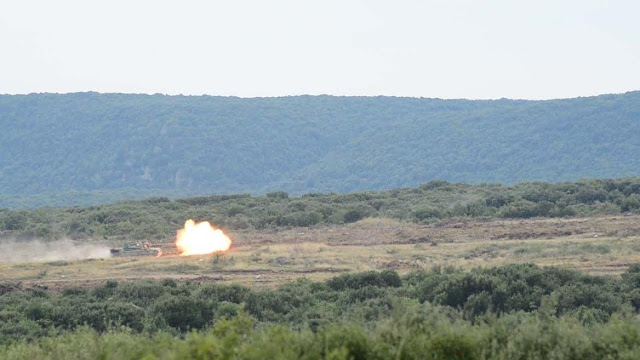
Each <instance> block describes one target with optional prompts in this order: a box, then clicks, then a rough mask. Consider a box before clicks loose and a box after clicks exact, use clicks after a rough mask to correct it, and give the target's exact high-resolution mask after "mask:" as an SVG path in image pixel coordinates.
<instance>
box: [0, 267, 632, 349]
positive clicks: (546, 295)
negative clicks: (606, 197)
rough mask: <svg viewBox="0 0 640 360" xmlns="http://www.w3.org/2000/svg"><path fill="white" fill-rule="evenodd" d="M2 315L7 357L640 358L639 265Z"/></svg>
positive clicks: (39, 294) (26, 302)
mask: <svg viewBox="0 0 640 360" xmlns="http://www.w3.org/2000/svg"><path fill="white" fill-rule="evenodd" d="M5 291H6V290H5ZM0 309H1V310H0V319H1V320H2V321H1V322H0V343H1V344H4V345H0V357H2V358H3V359H14V358H15V359H26V358H29V359H34V358H35V359H38V358H49V357H51V358H59V359H70V358H110V359H138V358H150V359H152V358H163V359H169V358H195V359H232V358H243V359H264V358H291V359H294V358H308V359H320V358H330V359H389V358H401V359H483V358H484V359H532V358H540V359H543V358H545V359H546V358H550V357H553V358H556V359H603V358H621V359H633V358H637V357H638V355H640V330H639V329H640V321H639V320H638V319H639V318H638V311H639V310H640V265H633V266H631V268H630V269H629V270H628V271H627V272H625V273H624V274H623V275H622V277H621V278H616V279H614V278H605V277H595V276H588V275H584V274H581V273H578V272H575V271H570V270H562V269H557V268H539V267H537V266H535V265H509V266H503V267H498V268H487V269H474V270H472V271H470V272H463V271H460V270H456V269H452V268H446V269H440V268H434V269H433V270H431V271H427V272H415V273H411V274H409V275H407V276H405V277H400V276H398V274H396V273H395V272H393V271H383V272H365V273H358V274H346V275H342V276H338V277H335V278H332V279H330V280H329V281H327V282H324V283H317V282H311V281H308V280H299V281H297V282H293V283H289V284H286V285H284V286H282V287H280V288H278V289H275V290H260V291H258V290H250V289H248V288H245V287H242V286H239V285H214V284H194V283H177V282H176V281H174V280H171V279H167V280H164V281H162V282H150V281H147V282H127V283H118V282H115V281H108V282H106V283H105V284H103V285H101V286H98V287H95V288H91V289H80V288H68V289H65V290H64V291H63V292H62V293H59V294H52V293H48V292H45V291H42V290H32V291H7V292H5V293H4V294H3V295H1V296H0ZM100 334H102V335H100ZM99 335H100V336H99Z"/></svg>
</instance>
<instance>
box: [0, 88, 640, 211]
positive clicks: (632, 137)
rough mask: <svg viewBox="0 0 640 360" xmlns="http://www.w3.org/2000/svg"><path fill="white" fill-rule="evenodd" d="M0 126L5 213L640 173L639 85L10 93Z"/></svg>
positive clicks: (0, 190)
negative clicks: (330, 92) (167, 199)
mask: <svg viewBox="0 0 640 360" xmlns="http://www.w3.org/2000/svg"><path fill="white" fill-rule="evenodd" d="M0 129H2V135H1V136H0V207H2V206H10V205H11V206H15V205H16V204H17V205H20V201H19V200H17V196H19V197H22V196H25V195H26V196H29V197H30V199H31V200H28V201H26V204H28V205H42V204H45V205H46V204H56V205H61V204H72V203H78V202H82V203H92V202H102V201H106V200H109V199H110V196H109V194H115V195H114V197H115V198H128V197H136V194H137V193H139V194H140V196H141V197H146V196H149V195H150V194H154V195H170V196H186V195H196V194H215V193H231V192H234V193H237V192H251V193H260V192H267V191H271V190H285V191H288V192H290V193H293V194H300V193H306V192H320V191H321V192H328V191H337V192H346V191H354V190H362V189H382V188H397V187H402V186H415V185H417V184H421V183H425V182H428V181H430V180H433V179H443V180H448V181H459V182H467V183H481V182H501V183H507V184H509V183H515V182H520V181H528V180H544V181H571V180H576V179H580V178H604V177H623V176H638V175H640V92H631V93H626V94H621V95H603V96H597V97H588V98H577V99H566V100H550V101H522V100H495V101H469V100H439V99H415V98H395V97H333V96H295V97H281V98H251V99H242V98H233V97H211V96H164V95H125V94H97V93H77V94H66V95H56V94H33V95H0ZM49 194H67V195H65V196H63V198H62V199H61V198H60V196H59V195H58V198H56V199H57V200H56V201H55V202H51V201H50V200H51V198H49V197H48V195H49ZM78 194H80V195H78ZM92 194H97V195H96V196H93V195H92ZM76 195H78V196H76ZM3 199H4V200H3Z"/></svg>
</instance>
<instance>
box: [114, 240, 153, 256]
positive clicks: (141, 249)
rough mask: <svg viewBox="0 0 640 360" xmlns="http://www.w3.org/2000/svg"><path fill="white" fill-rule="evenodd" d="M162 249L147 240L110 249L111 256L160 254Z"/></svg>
mask: <svg viewBox="0 0 640 360" xmlns="http://www.w3.org/2000/svg"><path fill="white" fill-rule="evenodd" d="M161 255H162V249H161V248H160V247H157V246H154V245H153V244H151V243H150V242H148V241H145V242H141V243H127V244H124V245H123V246H122V247H121V248H113V249H111V256H112V257H132V256H155V257H158V256H161Z"/></svg>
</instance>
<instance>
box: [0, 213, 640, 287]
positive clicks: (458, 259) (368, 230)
mask: <svg viewBox="0 0 640 360" xmlns="http://www.w3.org/2000/svg"><path fill="white" fill-rule="evenodd" d="M229 235H230V237H231V238H232V239H233V245H232V248H231V249H230V250H229V251H228V252H226V253H224V254H216V255H207V256H190V257H181V256H177V255H172V254H170V252H168V253H169V254H168V255H164V256H162V257H160V258H153V257H129V258H109V259H88V260H79V261H52V262H45V263H0V292H2V291H3V289H7V288H10V287H20V288H43V289H49V290H54V291H55V290H59V289H61V288H64V287H69V286H92V285H95V284H99V283H102V282H104V281H106V280H108V279H118V280H135V279H161V278H174V279H178V280H180V281H196V282H223V283H229V282H235V283H241V284H245V285H249V286H254V287H275V286H278V285H280V284H282V283H284V282H288V281H292V280H295V279H297V278H303V277H304V278H310V279H314V280H321V279H326V278H329V277H331V276H335V275H336V274H339V273H343V272H349V271H365V270H381V269H395V270H397V271H398V272H400V273H407V272H409V271H413V270H420V269H429V268H432V267H434V266H456V267H462V268H466V269H468V268H472V267H476V266H495V265H503V264H507V263H524V262H531V263H536V264H539V265H542V266H547V265H553V266H561V267H567V268H575V269H580V270H583V271H586V272H588V273H591V274H602V275H610V276H617V275H618V274H620V273H621V272H623V271H624V270H626V268H627V267H628V266H629V264H631V263H634V262H640V216H638V215H617V216H602V217H591V218H575V219H532V220H491V221H448V222H441V223H435V224H430V225H422V224H412V223H403V222H399V221H395V220H390V219H364V220H362V221H359V222H357V223H353V224H348V225H341V226H322V227H315V228H293V229H269V230H260V231H258V230H245V231H230V232H229ZM165 254H167V252H165Z"/></svg>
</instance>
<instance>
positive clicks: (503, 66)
mask: <svg viewBox="0 0 640 360" xmlns="http://www.w3.org/2000/svg"><path fill="white" fill-rule="evenodd" d="M639 16H640V1H637V0H636V1H586V0H575V1H574V0H571V1H562V0H556V1H539V0H538V1H517V0H505V1H445V0H442V1H397V0H395V1H391V0H389V1H349V0H342V1H332V0H331V1H328V0H318V1H304V0H298V1H280V0H270V1H264V0H263V1H259V0H256V1H232V0H228V1H184V0H180V1H178V0H174V1H158V0H155V1H137V0H126V1H121V0H108V1H93V0H82V1H68V0H56V1H29V0H27V1H24V0H3V1H2V2H0V93H12V94H13V93H30V92H74V91H89V90H91V91H99V92H126V93H165V94H211V95H237V96H243V97H249V96H251V97H252V96H280V95H298V94H335V95H397V96H416V97H439V98H474V99H477V98H501V97H507V98H528V99H545V98H559V97H575V96H586V95H595V94H602V93H619V92H625V91H629V90H638V89H640V20H638V19H639Z"/></svg>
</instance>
